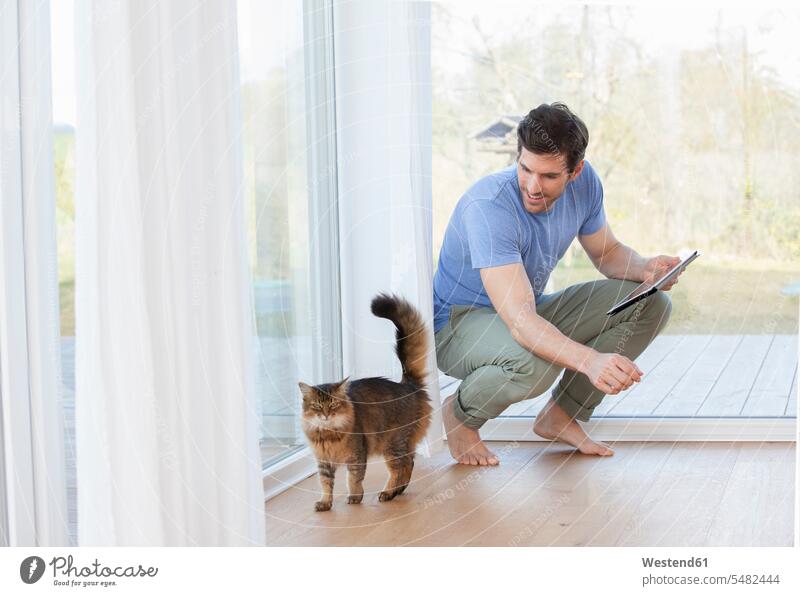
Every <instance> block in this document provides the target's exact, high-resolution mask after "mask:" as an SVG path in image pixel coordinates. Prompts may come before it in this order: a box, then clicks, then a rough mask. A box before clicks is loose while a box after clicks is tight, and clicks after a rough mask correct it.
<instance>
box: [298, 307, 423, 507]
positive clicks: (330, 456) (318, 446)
mask: <svg viewBox="0 0 800 596" xmlns="http://www.w3.org/2000/svg"><path fill="white" fill-rule="evenodd" d="M372 314H374V315H375V316H376V317H381V318H384V319H389V320H390V321H392V322H393V323H394V324H395V327H397V334H396V338H397V345H396V352H397V356H398V358H399V359H400V363H401V364H402V365H403V378H402V379H401V381H400V382H399V383H397V382H394V381H390V380H389V379H386V378H383V377H371V378H368V379H357V380H352V381H351V380H349V379H345V380H343V381H340V382H338V383H325V384H322V385H316V386H310V385H307V384H305V383H302V382H301V383H300V384H299V385H300V391H301V393H302V394H303V417H302V426H303V431H304V432H305V434H306V436H307V437H308V440H309V443H310V445H311V448H312V449H313V450H314V454H315V455H316V458H317V463H318V466H319V480H320V485H321V486H322V497H321V499H320V500H319V501H317V502H316V504H315V507H316V510H317V511H328V510H329V509H330V508H331V506H332V505H333V480H334V476H335V474H336V468H337V467H338V466H339V465H346V466H347V472H348V485H349V487H348V488H349V496H348V497H347V502H348V503H351V504H352V503H361V500H362V499H363V498H364V488H363V480H364V474H365V473H366V469H367V457H368V456H370V455H380V456H383V458H384V459H385V461H386V466H387V467H388V468H389V480H388V481H387V483H386V486H385V487H384V489H383V491H382V492H381V493H380V494H379V495H378V500H379V501H390V500H392V499H394V498H395V497H396V496H397V495H399V494H401V493H402V492H403V491H404V490H405V489H406V487H407V486H408V483H409V482H410V480H411V471H412V470H413V469H414V452H415V449H416V447H417V444H418V443H419V442H420V440H422V438H423V437H424V436H425V433H426V432H427V430H428V426H429V425H430V415H431V412H432V408H431V404H430V400H429V398H428V394H427V392H426V391H425V376H426V370H425V368H426V366H425V364H426V358H427V353H428V334H427V328H426V326H425V322H424V321H423V319H422V316H421V315H420V313H419V312H418V311H417V309H416V308H414V307H413V306H412V305H411V304H409V303H408V302H407V301H406V300H403V299H402V298H399V297H397V296H394V295H387V294H379V295H378V296H376V297H375V298H374V299H373V300H372Z"/></svg>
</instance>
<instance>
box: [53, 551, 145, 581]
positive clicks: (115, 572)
mask: <svg viewBox="0 0 800 596" xmlns="http://www.w3.org/2000/svg"><path fill="white" fill-rule="evenodd" d="M50 565H52V566H53V577H56V573H57V572H59V571H60V572H61V575H66V576H68V577H92V576H94V577H155V575H156V574H157V573H158V567H148V568H146V569H145V568H144V567H142V566H141V565H139V566H137V567H133V566H131V567H123V566H121V565H120V566H119V567H106V566H104V565H101V563H100V561H98V560H97V559H95V560H94V563H92V564H91V565H90V566H89V567H75V566H74V565H73V564H72V555H69V556H68V557H66V558H65V557H53V560H52V561H50Z"/></svg>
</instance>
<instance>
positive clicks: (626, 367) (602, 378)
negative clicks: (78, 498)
mask: <svg viewBox="0 0 800 596" xmlns="http://www.w3.org/2000/svg"><path fill="white" fill-rule="evenodd" d="M581 372H583V374H585V375H586V376H587V377H589V380H590V381H591V382H592V385H594V386H595V387H597V388H598V389H599V390H600V391H602V392H603V393H610V394H611V395H616V394H617V393H619V392H620V391H624V390H625V389H628V388H629V387H630V386H631V385H633V384H634V383H638V382H639V381H641V380H642V375H643V374H644V373H643V372H642V371H641V369H640V368H639V367H638V366H636V364H634V363H633V361H632V360H630V359H629V358H626V357H625V356H623V355H622V354H603V353H600V352H595V354H594V355H593V356H592V358H591V359H590V360H589V361H588V362H587V364H586V366H585V369H584V370H582V371H581Z"/></svg>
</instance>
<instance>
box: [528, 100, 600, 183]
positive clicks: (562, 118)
mask: <svg viewBox="0 0 800 596" xmlns="http://www.w3.org/2000/svg"><path fill="white" fill-rule="evenodd" d="M588 144H589V130H588V129H587V128H586V125H585V124H584V123H583V120H581V119H580V118H578V117H577V116H576V115H575V114H573V113H572V111H571V110H570V109H569V108H568V107H567V106H566V105H565V104H563V103H558V102H556V103H552V104H546V103H543V104H542V105H540V106H539V107H538V108H536V109H533V110H531V111H530V112H529V113H528V115H527V116H525V117H524V118H523V119H522V120H521V121H520V123H519V126H517V159H519V156H520V154H521V153H522V148H523V147H525V149H527V150H528V151H530V152H532V153H546V154H550V155H558V154H561V155H563V156H564V159H565V160H566V162H567V170H569V171H570V172H573V171H574V170H575V167H576V166H577V165H578V163H580V161H581V160H582V159H583V156H584V154H585V153H586V146H587V145H588Z"/></svg>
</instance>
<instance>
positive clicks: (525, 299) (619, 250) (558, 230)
mask: <svg viewBox="0 0 800 596" xmlns="http://www.w3.org/2000/svg"><path fill="white" fill-rule="evenodd" d="M588 139H589V135H588V131H587V129H586V125H585V124H584V123H583V122H582V121H581V120H580V118H578V117H577V116H576V115H574V114H573V113H572V112H571V111H570V110H569V108H568V107H567V106H565V105H563V104H560V103H554V104H552V105H548V104H542V105H540V106H539V107H538V108H536V109H535V110H533V111H531V112H530V113H529V114H528V115H527V116H526V117H525V118H524V119H523V120H522V121H521V122H520V123H519V127H518V129H517V147H518V155H517V161H516V164H515V165H513V166H511V167H509V168H506V169H505V170H501V171H500V172H497V173H495V174H491V175H489V176H486V177H485V178H482V179H481V180H479V181H478V182H477V183H475V184H474V185H473V186H472V187H471V188H470V189H469V190H468V191H467V192H466V194H464V196H463V197H461V199H460V200H459V202H458V204H457V205H456V208H455V211H454V212H453V215H452V217H451V219H450V223H449V225H448V227H447V231H446V233H445V237H444V242H443V245H442V250H441V253H440V256H439V267H438V269H437V271H436V275H435V277H434V282H433V293H434V329H435V333H436V335H435V337H436V354H437V359H438V362H439V368H440V369H441V370H442V371H443V372H445V373H446V374H448V375H451V376H454V377H457V378H460V379H463V380H462V382H461V384H460V386H459V388H458V390H457V391H456V393H455V394H453V395H452V396H450V397H448V398H447V399H446V400H445V401H444V404H443V408H444V412H443V416H444V421H445V430H446V432H447V442H448V446H449V449H450V453H451V454H452V455H453V457H454V458H455V459H456V460H457V461H459V462H460V463H463V464H471V465H496V464H497V463H499V459H498V458H497V456H496V455H495V454H494V453H492V452H491V451H490V450H489V449H488V448H487V447H486V445H485V444H484V443H483V442H482V441H481V438H480V434H479V429H480V427H481V426H482V425H483V424H484V423H485V422H486V421H487V420H489V419H491V418H494V417H496V416H499V415H500V414H501V413H502V412H503V410H505V409H506V408H507V407H508V406H510V405H511V404H513V403H516V402H519V401H521V400H523V399H528V398H532V397H535V396H537V395H540V394H542V393H543V392H545V391H546V390H547V389H548V388H549V387H550V386H552V384H553V383H554V382H555V380H556V378H557V377H558V375H559V374H560V373H561V372H562V371H563V372H564V374H563V376H562V377H561V380H560V382H559V383H558V385H556V387H555V389H554V391H553V393H552V396H551V398H550V400H549V401H548V403H547V404H546V406H545V407H544V408H543V409H542V411H541V413H540V414H539V415H538V417H537V418H536V422H535V424H534V427H533V430H534V432H536V433H537V434H538V435H540V436H541V437H544V438H546V439H550V440H557V441H562V442H565V443H568V444H570V445H573V446H574V447H576V448H577V449H579V450H580V451H581V452H583V453H586V454H592V455H612V454H613V451H612V450H611V448H609V447H608V445H605V444H603V443H601V442H598V441H594V440H592V439H591V438H590V437H589V436H588V435H587V434H586V432H585V430H584V429H583V427H582V426H581V425H580V421H587V420H589V418H590V417H591V415H592V412H593V411H594V409H595V408H596V407H597V405H598V404H599V403H600V402H601V401H602V399H603V397H605V395H606V394H609V393H610V394H617V393H619V392H620V391H623V390H625V389H628V388H629V387H630V386H631V385H632V384H633V383H636V382H639V381H640V380H641V379H642V375H643V373H642V371H641V370H640V369H639V367H637V366H636V364H634V363H633V361H632V360H633V359H635V358H636V357H637V356H639V354H641V353H642V352H643V351H644V349H645V348H646V347H647V346H648V344H650V342H652V341H653V339H654V338H655V336H656V335H657V334H658V333H659V332H660V331H661V329H663V327H664V325H665V324H666V322H667V319H668V318H669V314H670V311H671V302H670V299H669V297H668V296H667V295H666V294H665V293H664V292H656V293H654V294H652V295H651V296H649V297H647V298H646V299H644V300H642V301H640V302H638V303H637V304H636V305H633V306H631V307H629V308H627V309H625V310H623V311H622V312H620V313H617V314H615V315H613V316H610V317H609V316H606V314H605V313H606V311H608V309H609V308H610V307H611V306H612V305H613V304H615V303H616V302H618V301H619V300H620V299H621V298H622V297H624V296H626V295H627V294H628V293H629V292H630V291H631V290H633V288H635V287H636V286H637V285H638V284H639V283H640V282H642V281H654V280H656V279H658V278H659V277H660V276H661V275H663V274H664V273H666V271H668V270H669V269H670V268H671V267H673V266H674V265H676V264H677V263H678V262H679V260H680V259H679V258H678V257H671V256H667V255H659V256H657V257H652V258H644V257H641V256H640V255H639V254H638V253H636V252H635V251H634V250H632V249H631V248H629V247H628V246H625V245H624V244H622V243H621V242H620V241H619V240H617V239H616V238H615V237H614V234H613V233H612V231H611V228H610V227H609V225H608V223H607V222H606V217H605V212H604V209H603V187H602V185H601V183H600V179H599V178H598V176H597V174H596V173H595V171H594V170H593V169H592V167H591V165H590V164H589V163H588V162H586V161H585V160H584V153H585V151H586V146H587V144H588ZM575 237H577V238H578V240H579V241H580V243H581V245H582V246H583V248H584V250H585V251H586V253H587V254H588V256H589V258H590V259H591V261H592V263H593V264H594V265H595V267H597V269H598V270H599V271H600V273H602V274H603V275H604V276H605V277H606V278H608V279H604V280H601V281H591V282H587V283H583V284H576V285H573V286H570V287H568V288H566V289H564V290H561V291H559V292H556V293H554V294H550V295H545V294H544V293H543V291H544V288H545V285H546V283H547V280H548V278H549V276H550V272H551V271H552V270H553V268H554V267H555V266H556V264H557V263H558V261H559V259H561V257H563V256H564V253H565V252H566V250H567V248H568V247H569V245H570V244H571V243H572V241H573V240H574V239H575ZM674 283H677V282H676V281H673V282H672V283H670V284H669V285H667V286H666V287H665V288H664V290H668V289H670V287H672V285H674Z"/></svg>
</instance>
